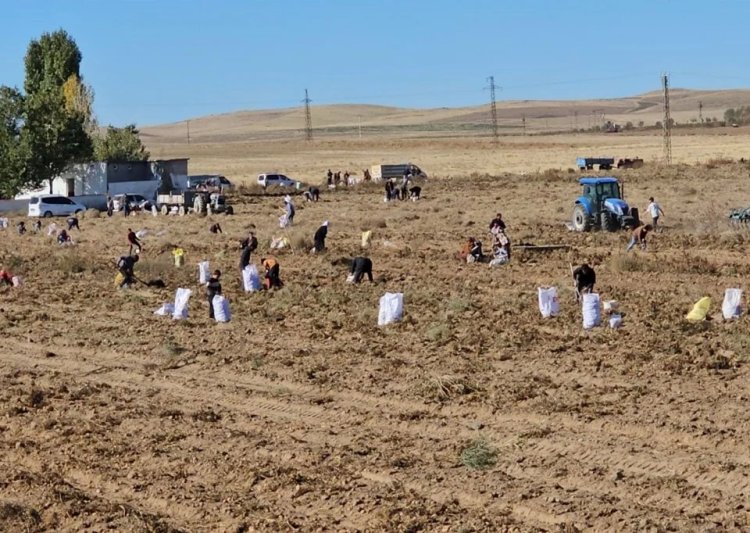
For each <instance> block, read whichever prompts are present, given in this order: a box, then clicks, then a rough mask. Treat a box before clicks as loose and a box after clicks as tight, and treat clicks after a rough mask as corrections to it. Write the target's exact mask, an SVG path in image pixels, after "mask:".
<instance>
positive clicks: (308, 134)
mask: <svg viewBox="0 0 750 533" xmlns="http://www.w3.org/2000/svg"><path fill="white" fill-rule="evenodd" d="M302 101H303V102H304V103H305V140H307V141H312V138H313V132H312V115H311V114H310V102H312V100H310V97H309V96H307V89H305V99H304V100H302Z"/></svg>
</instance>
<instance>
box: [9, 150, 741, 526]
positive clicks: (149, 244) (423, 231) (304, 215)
mask: <svg viewBox="0 0 750 533" xmlns="http://www.w3.org/2000/svg"><path fill="white" fill-rule="evenodd" d="M374 150H375V149H373V153H374ZM155 155H156V154H155ZM453 155H455V156H456V157H469V156H463V155H462V154H461V151H460V149H454V152H453ZM740 155H742V154H739V153H736V154H735V157H739V156H740ZM370 156H372V153H371V154H370ZM569 156H570V159H571V161H572V160H573V159H574V157H575V153H572V152H571V153H570V154H569ZM208 157H209V156H208V155H207V156H206V158H208ZM222 157H223V156H221V157H219V158H218V159H216V161H217V162H222V161H226V164H220V165H217V166H215V167H214V166H211V168H213V169H215V170H216V171H219V172H224V173H226V175H227V176H229V177H231V171H232V167H231V164H230V157H229V156H227V157H226V159H222ZM301 157H303V158H304V157H309V159H312V158H314V157H315V154H311V155H309V156H301ZM323 160H325V159H323ZM208 161H209V160H208V159H206V160H203V161H201V160H198V161H197V162H196V165H197V166H198V167H199V168H203V166H204V165H205V167H206V168H208V166H209V163H208ZM211 161H213V160H211ZM303 161H308V160H307V159H303ZM329 161H330V160H329ZM342 161H345V159H342ZM211 164H213V163H211ZM295 164H299V165H300V168H301V166H302V165H303V163H295ZM304 164H307V163H306V162H305V163H304ZM327 165H328V163H326V165H322V166H321V168H322V167H325V166H327ZM424 166H425V167H426V168H429V167H428V166H427V165H424ZM487 166H489V165H487ZM483 168H486V167H483ZM314 170H315V172H318V171H319V170H320V169H319V168H317V167H316V168H315V169H314ZM440 172H443V173H445V174H447V173H448V172H446V171H445V170H441V171H440ZM749 172H750V168H749V167H748V166H747V165H746V164H740V163H732V164H718V163H714V164H711V165H701V166H695V167H688V166H675V167H672V168H669V169H665V168H660V167H656V166H647V167H645V168H644V169H642V170H639V171H630V172H627V173H623V174H622V176H625V179H626V196H627V199H628V200H629V201H630V202H631V203H633V204H635V205H637V206H639V207H640V208H641V209H642V210H643V209H644V208H645V204H646V199H647V198H648V196H649V195H651V194H653V195H655V196H657V199H659V200H660V201H661V203H662V205H663V207H664V209H665V211H666V217H665V219H664V224H665V226H666V227H665V231H664V232H663V233H661V234H658V235H656V236H654V238H653V240H652V242H651V247H650V249H649V250H648V251H647V252H637V253H633V254H631V255H630V256H625V255H624V254H623V251H624V247H625V245H626V241H627V237H626V235H625V234H623V233H617V234H603V233H593V234H587V235H578V234H572V233H569V232H567V231H566V230H565V228H564V227H563V225H562V222H563V221H564V220H566V219H568V218H569V214H570V211H571V205H572V200H573V198H574V197H575V196H576V195H577V194H578V185H577V184H576V178H577V175H576V174H569V173H567V172H566V171H561V172H547V173H543V174H528V175H525V176H518V175H511V174H508V175H502V176H497V177H489V176H482V175H476V176H472V177H469V176H468V175H469V172H466V171H465V170H464V171H462V174H461V177H454V178H452V179H443V180H432V181H429V182H427V183H425V184H424V191H423V195H424V198H423V200H421V201H420V202H417V203H412V202H403V203H400V202H399V203H394V204H385V203H383V201H382V195H381V188H380V187H379V186H377V187H375V186H362V187H359V188H355V189H352V190H348V191H341V192H336V193H328V192H327V191H324V192H323V197H322V200H321V202H320V203H317V204H304V203H302V202H301V201H299V200H298V201H297V204H298V213H297V217H296V223H295V226H294V228H293V229H292V230H291V231H290V232H289V236H290V238H291V240H292V241H293V242H294V243H295V244H297V245H298V247H300V248H301V247H303V245H309V244H310V241H311V237H312V234H313V232H314V231H315V229H316V228H317V226H318V225H319V224H320V223H321V222H322V221H323V220H330V221H331V228H330V233H329V239H328V248H329V251H328V252H327V253H324V254H322V255H318V256H311V255H309V254H307V253H305V251H304V250H303V249H299V248H298V249H297V250H296V251H295V253H283V254H279V255H278V257H279V259H280V262H281V276H282V279H283V280H284V281H285V283H286V286H285V288H284V289H282V290H280V291H277V292H271V293H256V294H244V293H242V292H241V291H240V285H239V274H238V272H237V266H236V265H237V262H238V250H237V240H238V239H239V238H240V237H241V236H242V235H243V234H244V232H245V231H247V230H248V229H250V228H251V227H255V230H256V231H257V233H258V235H259V238H260V240H261V248H265V247H266V246H267V243H268V240H269V239H270V237H272V236H275V235H281V234H283V232H282V231H281V230H279V229H278V225H277V217H278V215H279V214H280V207H281V197H280V196H262V197H261V196H252V195H246V196H242V197H238V198H235V203H236V215H235V216H232V217H224V216H220V217H215V219H216V220H218V221H220V222H221V224H222V226H223V228H224V231H225V233H224V234H223V235H219V236H214V235H211V234H210V233H209V232H208V226H209V220H208V219H207V218H199V217H195V216H186V217H161V216H160V217H156V218H154V217H151V216H150V215H148V216H146V215H141V216H136V217H133V218H130V219H125V218H123V217H118V216H116V217H113V218H112V219H108V218H107V217H102V218H90V217H86V218H85V219H83V220H82V221H81V227H82V232H81V233H80V234H78V233H74V238H75V239H76V241H77V245H76V246H74V247H71V248H69V249H62V248H59V247H57V246H56V245H55V244H53V243H52V241H51V238H48V237H46V236H42V235H33V234H31V235H25V236H18V235H15V234H14V233H13V232H12V231H11V230H6V232H5V234H4V235H3V238H2V241H1V242H2V245H1V248H0V250H2V262H3V264H4V265H5V267H6V268H9V269H11V270H12V271H13V272H14V273H18V274H21V275H22V276H24V278H25V280H26V285H25V286H24V287H23V288H21V289H10V288H2V289H0V295H1V296H0V297H1V298H2V305H1V308H2V309H1V311H2V313H0V323H1V324H2V327H3V331H4V338H5V345H4V346H5V348H4V350H3V353H2V356H0V409H1V411H0V451H1V452H2V453H1V454H0V472H2V475H1V476H0V530H2V531H40V530H45V531H81V530H86V531H103V530H114V531H160V532H162V531H165V532H166V531H294V530H298V531H383V530H388V531H532V530H551V531H559V530H562V531H575V530H592V531H601V530H612V531H636V530H637V531H643V530H653V531H666V530H673V531H691V530H694V531H725V530H744V529H747V528H748V527H750V521H748V518H749V515H748V507H747V505H748V503H747V502H748V496H749V495H750V477H749V476H750V452H748V447H747V444H746V442H745V437H743V435H746V431H747V430H748V428H749V427H750V415H749V414H748V410H747V402H748V398H750V390H749V389H748V385H747V378H748V368H750V367H749V366H748V363H749V362H750V325H749V323H748V322H747V318H746V317H743V318H742V319H740V320H738V321H736V322H732V323H727V322H724V321H723V320H721V319H720V317H716V316H714V317H713V319H712V320H710V321H708V322H705V323H701V324H691V323H688V322H686V321H685V320H684V315H685V314H686V313H687V312H688V310H689V309H690V307H691V305H692V304H693V303H694V302H695V301H696V300H697V299H698V298H700V297H702V296H704V295H708V296H711V297H712V298H713V301H714V303H713V307H712V311H711V315H715V314H716V313H717V312H719V311H720V306H721V299H722V297H723V292H724V289H726V288H728V287H741V288H744V289H747V285H746V280H747V276H748V275H749V274H750V261H748V259H747V253H748V250H749V249H750V237H749V236H748V233H746V232H744V231H734V230H732V229H730V228H729V227H728V226H727V224H726V222H725V215H726V210H727V209H728V208H729V207H734V206H744V205H748V206H750V194H748V190H747V179H748V174H749ZM498 173H499V172H498ZM498 210H501V211H502V212H503V214H504V217H505V219H506V222H507V223H508V225H509V233H510V236H511V238H512V239H513V241H514V242H515V243H520V242H522V241H525V242H533V243H536V244H551V243H563V244H569V245H570V246H571V250H570V251H566V252H553V253H548V254H545V255H535V254H534V253H531V252H526V253H523V252H517V253H516V254H515V255H514V259H513V262H512V263H511V264H510V265H508V266H504V267H498V268H494V269H490V268H489V267H487V266H486V265H466V264H460V263H458V262H457V261H455V260H454V259H452V255H453V254H454V253H455V252H456V251H457V250H458V248H459V247H460V245H461V242H462V240H463V239H464V238H466V237H467V236H469V235H475V236H477V237H480V238H483V239H485V240H487V235H486V231H487V230H486V228H487V224H488V222H489V220H490V219H491V218H492V216H493V215H494V213H495V212H497V211H498ZM16 219H17V217H15V218H11V223H13V222H15V220H16ZM128 227H132V228H133V229H136V230H139V229H146V230H147V231H148V232H149V234H148V236H147V237H146V238H145V253H144V259H143V260H142V261H141V263H139V265H138V267H137V268H136V274H137V275H138V276H139V277H140V278H142V279H146V280H148V279H153V278H162V279H164V280H165V281H166V283H167V285H168V288H167V289H165V290H157V289H147V288H138V289H133V290H126V291H117V290H114V288H113V284H112V279H113V276H114V269H113V262H114V260H115V259H116V258H117V257H118V256H120V255H121V254H123V253H126V252H127V246H126V245H124V243H125V234H126V230H127V228H128ZM362 229H372V230H373V234H374V237H373V244H372V248H371V249H370V250H369V251H367V254H368V255H369V256H370V257H372V259H373V261H374V265H375V276H376V283H374V284H369V283H367V282H365V283H363V284H362V285H361V286H350V285H348V284H346V283H345V277H346V267H345V265H344V260H345V259H348V258H350V257H352V256H353V255H355V254H359V253H361V252H360V250H359V241H360V232H361V230H362ZM171 244H179V245H181V246H183V247H184V248H185V249H186V250H187V258H188V260H187V265H186V266H185V267H183V268H175V267H174V266H173V265H172V264H171V257H170V255H169V252H170V245H171ZM204 259H208V260H210V261H211V266H212V268H220V269H222V271H223V272H224V273H225V277H224V292H225V294H226V295H227V296H228V298H229V299H230V301H231V306H232V311H233V315H234V317H233V320H232V322H230V323H229V324H225V325H216V324H214V323H212V322H211V321H210V320H209V319H208V317H207V306H206V302H205V296H204V292H203V288H202V287H200V286H199V285H198V283H197V279H196V264H197V262H198V261H200V260H204ZM584 259H587V260H589V261H590V262H591V263H592V264H594V265H595V268H596V269H597V272H598V277H599V286H598V290H599V292H600V294H601V295H602V297H603V299H617V300H619V301H620V302H621V306H622V309H623V310H624V313H625V316H624V327H623V328H622V329H620V330H610V329H607V328H604V327H602V328H598V329H595V330H592V331H588V332H586V331H583V330H582V327H581V316H580V310H579V308H578V306H577V305H576V304H575V302H574V297H573V292H572V289H571V282H570V279H569V263H571V262H572V263H577V262H580V261H582V260H584ZM255 262H256V263H257V262H259V256H256V257H255ZM542 285H556V286H557V287H558V289H559V291H560V295H561V306H562V313H561V315H560V316H559V317H557V318H555V319H549V320H544V319H542V318H541V316H540V313H539V310H538V307H537V301H536V299H537V292H536V291H537V287H539V286H542ZM180 286H181V287H190V288H192V289H194V290H195V294H194V296H193V298H192V299H191V303H190V319H189V320H187V321H173V320H171V319H169V318H165V317H158V316H154V315H153V311H154V310H155V309H157V308H158V307H159V306H160V305H161V304H162V303H163V302H165V301H168V300H170V299H171V298H173V296H174V290H175V288H177V287H180ZM386 291H399V292H403V293H404V297H405V311H406V315H405V318H404V320H403V322H401V323H399V324H396V325H392V326H389V327H385V328H379V327H378V326H377V325H376V323H377V312H378V299H379V298H380V296H382V295H383V293H385V292H386ZM472 467H484V468H472Z"/></svg>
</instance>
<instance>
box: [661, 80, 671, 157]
mask: <svg viewBox="0 0 750 533" xmlns="http://www.w3.org/2000/svg"><path fill="white" fill-rule="evenodd" d="M661 83H662V87H663V88H664V124H663V126H662V127H663V128H664V161H665V162H666V163H667V165H671V164H672V117H671V116H670V113H669V78H668V77H667V75H666V74H663V75H662V77H661Z"/></svg>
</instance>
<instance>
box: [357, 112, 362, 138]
mask: <svg viewBox="0 0 750 533" xmlns="http://www.w3.org/2000/svg"><path fill="white" fill-rule="evenodd" d="M357 123H358V125H359V138H360V139H361V138H362V115H357Z"/></svg>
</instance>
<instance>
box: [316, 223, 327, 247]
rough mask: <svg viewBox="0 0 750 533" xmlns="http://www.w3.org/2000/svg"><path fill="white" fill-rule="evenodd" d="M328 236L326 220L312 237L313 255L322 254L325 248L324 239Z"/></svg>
mask: <svg viewBox="0 0 750 533" xmlns="http://www.w3.org/2000/svg"><path fill="white" fill-rule="evenodd" d="M327 236H328V221H327V220H326V221H325V222H323V224H321V226H320V227H319V228H318V231H316V232H315V236H314V237H313V242H314V244H313V249H312V252H313V253H317V252H322V251H323V250H325V248H326V237H327Z"/></svg>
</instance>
